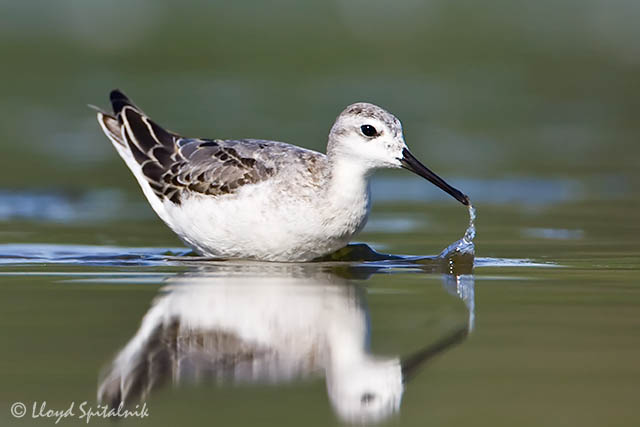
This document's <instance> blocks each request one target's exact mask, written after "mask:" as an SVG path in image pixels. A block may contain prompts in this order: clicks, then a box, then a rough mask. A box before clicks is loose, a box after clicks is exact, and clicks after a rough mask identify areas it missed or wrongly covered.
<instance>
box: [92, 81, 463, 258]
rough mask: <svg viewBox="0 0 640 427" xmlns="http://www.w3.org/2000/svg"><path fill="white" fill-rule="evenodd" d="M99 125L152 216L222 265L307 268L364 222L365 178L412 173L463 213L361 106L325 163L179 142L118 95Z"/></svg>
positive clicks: (395, 127)
mask: <svg viewBox="0 0 640 427" xmlns="http://www.w3.org/2000/svg"><path fill="white" fill-rule="evenodd" d="M110 99H111V104H112V108H113V112H112V113H106V112H102V111H99V112H98V122H99V123H100V126H101V127H102V130H103V131H104V133H105V134H106V135H107V137H108V138H109V139H110V140H111V142H112V143H113V145H114V147H115V148H116V150H117V151H118V153H119V154H120V156H121V157H122V158H123V159H124V161H125V163H126V164H127V166H128V167H129V169H131V171H132V172H133V174H134V176H135V177H136V179H137V180H138V183H139V184H140V187H141V188H142V190H143V192H144V194H145V196H146V197H147V199H148V200H149V203H150V204H151V206H152V208H153V209H154V210H155V211H156V213H157V214H158V216H160V218H161V219H162V220H163V221H164V222H165V223H166V224H167V225H169V227H171V229H172V230H173V231H174V232H176V234H178V236H179V237H180V238H181V239H182V240H183V241H185V242H186V243H187V244H188V245H190V246H191V247H193V248H194V249H195V250H196V251H198V252H200V253H202V254H204V255H209V256H214V257H223V258H251V259H260V260H267V261H309V260H312V259H315V258H317V257H321V256H323V255H327V254H329V253H331V252H334V251H336V250H338V249H340V248H342V247H343V246H345V245H346V244H347V243H348V242H349V241H350V240H351V238H352V237H353V236H354V235H356V234H357V233H358V232H359V231H360V230H361V229H362V228H363V227H364V224H365V223H366V220H367V217H368V214H369V211H370V192H369V177H370V175H371V173H372V172H373V171H374V170H376V169H379V168H400V167H403V168H405V169H408V170H411V171H413V172H415V173H417V174H418V175H420V176H422V177H424V178H426V179H428V180H429V181H431V182H432V183H434V184H435V185H437V186H438V187H440V188H442V189H443V190H444V191H446V192H447V193H449V194H451V195H452V196H453V197H455V198H456V199H457V200H459V201H460V202H462V203H463V204H465V205H468V204H469V199H468V198H467V196H465V195H464V194H462V193H461V192H460V191H458V190H456V189H454V188H453V187H451V186H450V185H448V184H447V183H446V182H444V181H443V180H442V179H441V178H440V177H438V176H437V175H436V174H434V173H433V172H432V171H430V170H429V169H427V168H426V167H425V166H424V165H422V163H420V162H419V161H418V160H417V159H416V158H415V157H414V156H413V155H412V154H411V153H410V152H409V150H408V148H407V146H406V144H405V142H404V137H403V135H402V126H401V124H400V121H399V120H398V119H397V118H396V117H394V116H393V115H392V114H390V113H389V112H387V111H385V110H384V109H382V108H380V107H377V106H375V105H372V104H367V103H356V104H352V105H350V106H348V107H347V108H346V109H345V110H344V111H343V112H342V113H341V114H340V115H339V116H338V118H337V119H336V121H335V123H334V124H333V127H332V128H331V132H330V133H329V140H328V143H327V154H326V155H325V154H322V153H318V152H316V151H312V150H308V149H305V148H301V147H298V146H295V145H291V144H286V143H283V142H277V141H266V140H260V139H237V140H236V139H230V140H221V139H200V138H186V137H182V136H180V135H178V134H176V133H173V132H170V131H167V130H165V129H164V128H162V127H161V126H159V125H158V124H157V123H155V122H154V121H152V120H151V119H149V117H147V116H146V115H145V114H144V113H143V112H142V111H141V110H140V109H139V108H137V107H136V106H135V105H134V104H133V103H132V102H131V101H130V100H129V98H127V97H126V96H125V95H124V94H123V93H122V92H121V91H119V90H114V91H112V92H111V96H110Z"/></svg>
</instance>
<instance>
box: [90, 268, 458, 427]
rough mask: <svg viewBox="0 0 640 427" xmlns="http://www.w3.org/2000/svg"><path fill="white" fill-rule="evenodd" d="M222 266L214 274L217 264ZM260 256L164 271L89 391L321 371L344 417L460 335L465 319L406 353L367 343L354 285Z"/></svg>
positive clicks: (136, 391)
mask: <svg viewBox="0 0 640 427" xmlns="http://www.w3.org/2000/svg"><path fill="white" fill-rule="evenodd" d="M220 273H224V274H220ZM313 273H314V274H310V273H309V271H301V270H299V269H297V268H294V269H291V268H290V267H286V268H285V269H283V270H278V268H277V267H274V266H270V267H269V270H268V271H267V272H265V273H264V274H260V271H256V270H255V269H250V270H248V271H244V270H243V271H224V272H219V273H218V274H206V275H202V276H199V275H198V276H190V275H186V276H182V277H178V278H173V279H171V283H172V285H170V286H167V287H165V288H164V289H163V290H164V291H165V292H164V293H163V294H161V295H160V296H159V297H158V298H157V299H156V300H155V302H154V305H153V306H152V307H151V308H150V309H149V311H148V312H147V314H146V315H145V317H144V319H143V320H142V324H141V325H140V328H139V329H138V331H137V332H136V334H135V335H134V336H133V337H132V338H131V339H130V341H129V342H128V343H127V345H126V346H125V347H124V348H123V349H122V350H121V351H120V353H119V354H118V355H117V357H116V358H115V359H114V361H113V363H112V364H111V366H110V367H109V369H108V370H107V372H105V376H104V377H103V380H102V384H101V385H100V387H99V390H98V395H99V400H100V401H102V402H104V403H108V404H111V405H113V406H118V405H119V404H120V403H121V402H122V403H124V404H125V405H129V404H132V403H134V402H135V401H137V400H140V399H144V398H146V397H147V396H148V394H149V393H150V392H152V390H153V389H155V388H157V387H159V386H161V385H162V384H163V383H168V382H171V381H173V382H174V383H181V382H192V381H196V382H199V381H207V382H208V381H211V380H213V381H215V382H224V383H227V384H228V383H235V384H247V383H269V384H277V383H283V382H289V381H293V380H296V379H299V378H305V377H309V376H311V375H324V376H325V377H326V384H327V392H328V395H329V400H330V402H331V405H332V406H333V408H334V410H335V412H336V413H337V415H338V416H339V417H340V418H341V419H343V420H344V421H348V422H355V423H362V422H374V421H382V420H384V419H386V418H388V417H389V416H391V415H393V414H394V413H396V412H397V411H398V410H399V408H400V403H401V399H402V395H403V390H404V388H403V381H404V382H406V380H407V378H409V377H411V373H412V372H416V371H417V370H418V368H419V367H420V366H423V365H424V363H425V362H426V361H427V360H429V359H430V358H431V357H432V356H434V355H436V354H439V353H440V352H442V351H443V350H445V349H446V348H448V347H450V345H452V344H455V343H457V342H459V341H460V340H461V339H463V338H464V337H465V336H466V328H465V330H464V331H462V332H460V333H456V334H454V335H452V337H450V338H445V339H444V340H442V341H440V342H438V343H436V344H432V345H431V346H428V347H426V348H424V349H421V350H419V351H418V352H416V353H415V354H413V355H411V357H409V358H405V359H403V362H402V364H401V362H400V360H399V359H398V358H387V359H383V358H377V357H375V356H373V355H371V354H370V353H369V351H368V348H367V336H368V335H369V325H368V322H367V313H366V306H365V301H364V300H363V297H364V293H362V292H359V291H358V289H357V287H356V286H353V285H352V284H349V282H347V281H346V280H344V279H343V278H340V277H338V276H335V275H333V274H329V273H327V272H326V271H323V270H318V269H316V270H313Z"/></svg>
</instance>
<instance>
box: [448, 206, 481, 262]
mask: <svg viewBox="0 0 640 427" xmlns="http://www.w3.org/2000/svg"><path fill="white" fill-rule="evenodd" d="M475 222H476V208H474V207H473V205H471V204H469V226H468V227H467V230H466V231H465V233H464V237H462V239H460V240H458V241H456V242H453V243H452V244H450V245H449V246H448V247H447V248H446V249H445V250H444V251H442V252H441V253H440V257H441V258H446V257H451V256H452V255H474V253H475V246H474V244H473V239H474V238H475V237H476V224H475Z"/></svg>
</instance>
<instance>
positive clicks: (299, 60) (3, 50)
mask: <svg viewBox="0 0 640 427" xmlns="http://www.w3.org/2000/svg"><path fill="white" fill-rule="evenodd" d="M0 5H1V7H2V13H1V14H0V54H1V56H2V63H3V65H2V67H1V69H0V85H1V88H2V97H1V99H0V109H1V112H2V114H1V118H0V132H1V135H0V136H1V138H0V144H1V149H2V153H3V155H2V157H3V167H2V168H1V170H0V182H1V183H2V187H4V188H30V189H42V188H65V189H84V188H88V187H92V188H100V189H114V188H117V189H122V190H125V191H127V192H136V191H137V190H136V188H135V187H136V185H135V183H134V181H133V180H132V179H131V176H129V174H128V173H127V172H126V169H125V168H124V167H123V166H122V165H121V160H120V159H119V158H118V157H117V156H116V155H115V152H114V150H113V148H112V147H111V146H110V144H109V143H108V141H107V140H106V138H105V137H104V136H103V135H102V134H101V132H100V130H99V128H98V126H97V125H96V123H95V121H94V114H93V112H92V111H91V110H89V109H87V107H86V104H89V103H91V104H95V105H98V106H101V107H107V106H108V98H107V97H108V93H109V91H110V90H111V89H112V88H116V87H118V88H121V89H122V90H124V91H125V92H126V93H127V94H129V96H130V97H132V99H133V100H134V101H136V102H137V103H138V104H139V105H140V106H141V107H142V108H143V109H144V110H145V111H146V112H147V113H148V114H150V115H151V116H152V117H153V118H155V120H156V121H158V122H159V123H161V124H163V125H165V126H167V127H168V128H170V129H172V130H174V131H177V132H180V133H182V134H185V135H189V136H204V137H220V138H238V137H259V138H266V139H276V140H282V141H286V142H292V143H296V144H299V145H304V146H307V147H310V148H314V149H316V150H324V147H325V143H326V136H327V133H328V130H329V128H330V126H331V124H332V122H333V120H334V118H335V117H336V115H337V114H338V113H339V112H340V111H341V110H342V108H343V107H344V106H346V105H348V104H350V103H352V102H356V101H369V102H373V103H377V104H380V105H381V106H383V107H385V108H387V109H388V110H390V111H392V112H393V113H394V114H396V115H397V116H398V117H399V118H400V119H401V120H402V121H403V124H404V128H405V134H406V139H407V142H408V144H409V145H410V146H411V147H412V148H413V150H414V151H415V152H416V154H417V155H419V157H421V158H423V159H424V161H425V162H426V164H427V165H429V166H431V167H432V168H434V169H435V170H437V171H438V172H440V173H441V174H443V175H444V176H445V177H452V178H455V179H462V178H474V179H475V178H481V179H487V180H492V179H503V178H505V177H518V178H526V179H530V178H539V179H544V180H556V179H557V180H561V181H562V180H564V182H565V185H567V181H566V180H569V181H570V184H571V185H576V186H577V187H576V188H579V190H580V191H581V196H589V195H593V194H598V195H608V196H617V195H619V194H620V193H621V192H627V191H631V179H632V177H633V176H634V175H635V174H636V173H637V171H638V156H639V150H640V149H639V148H638V144H637V141H638V135H639V129H640V120H638V113H639V110H640V105H639V104H640V84H638V75H639V71H640V44H638V43H637V40H639V39H640V26H638V18H640V3H638V2H636V1H633V0H613V1H603V0H583V1H574V0H564V1H539V2H533V3H532V2H528V1H500V0H496V1H491V2H484V3H482V4H479V3H478V2H474V1H453V2H452V1H444V0H430V1H418V0H407V1H402V2H398V3H394V4H393V5H391V4H390V3H389V2H385V1H378V0H367V1H364V0H349V1H347V0H337V1H323V2H302V3H301V2H297V1H287V0H277V1H272V2H259V1H243V2H235V3H232V2H217V1H206V2H205V1H201V2H199V1H192V2H188V3H186V4H185V3H184V2H167V1H151V0H148V1H144V0H141V1H136V2H133V3H132V2H125V1H115V2H99V1H65V0H61V1H56V2H48V1H27V2H11V1H2V2H1V3H0ZM490 182H491V181H490ZM572 188H573V187H572ZM556 191H559V190H556ZM468 192H469V193H470V194H472V192H471V191H468Z"/></svg>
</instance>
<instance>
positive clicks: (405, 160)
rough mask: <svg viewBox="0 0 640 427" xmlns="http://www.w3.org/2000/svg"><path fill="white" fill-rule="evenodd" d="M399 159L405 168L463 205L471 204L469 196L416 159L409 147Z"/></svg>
mask: <svg viewBox="0 0 640 427" xmlns="http://www.w3.org/2000/svg"><path fill="white" fill-rule="evenodd" d="M398 160H400V164H401V165H402V167H403V168H405V169H407V170H410V171H411V172H413V173H415V174H416V175H419V176H421V177H423V178H424V179H426V180H428V181H429V182H431V183H432V184H434V185H435V186H436V187H438V188H440V189H441V190H443V191H444V192H446V193H447V194H449V195H451V196H452V197H453V198H454V199H456V200H457V201H459V202H460V203H462V204H463V205H465V206H469V205H470V204H471V201H470V200H469V196H467V195H466V194H464V193H463V192H461V191H460V190H458V189H456V188H453V187H452V186H450V185H449V184H447V183H446V181H445V180H444V179H442V178H440V177H439V176H438V175H436V174H435V172H433V171H432V170H431V169H429V168H428V167H426V166H425V165H423V164H422V163H421V162H420V160H418V159H416V158H415V157H414V155H413V154H411V152H410V151H409V150H408V149H406V148H405V149H403V150H402V158H401V159H398Z"/></svg>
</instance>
